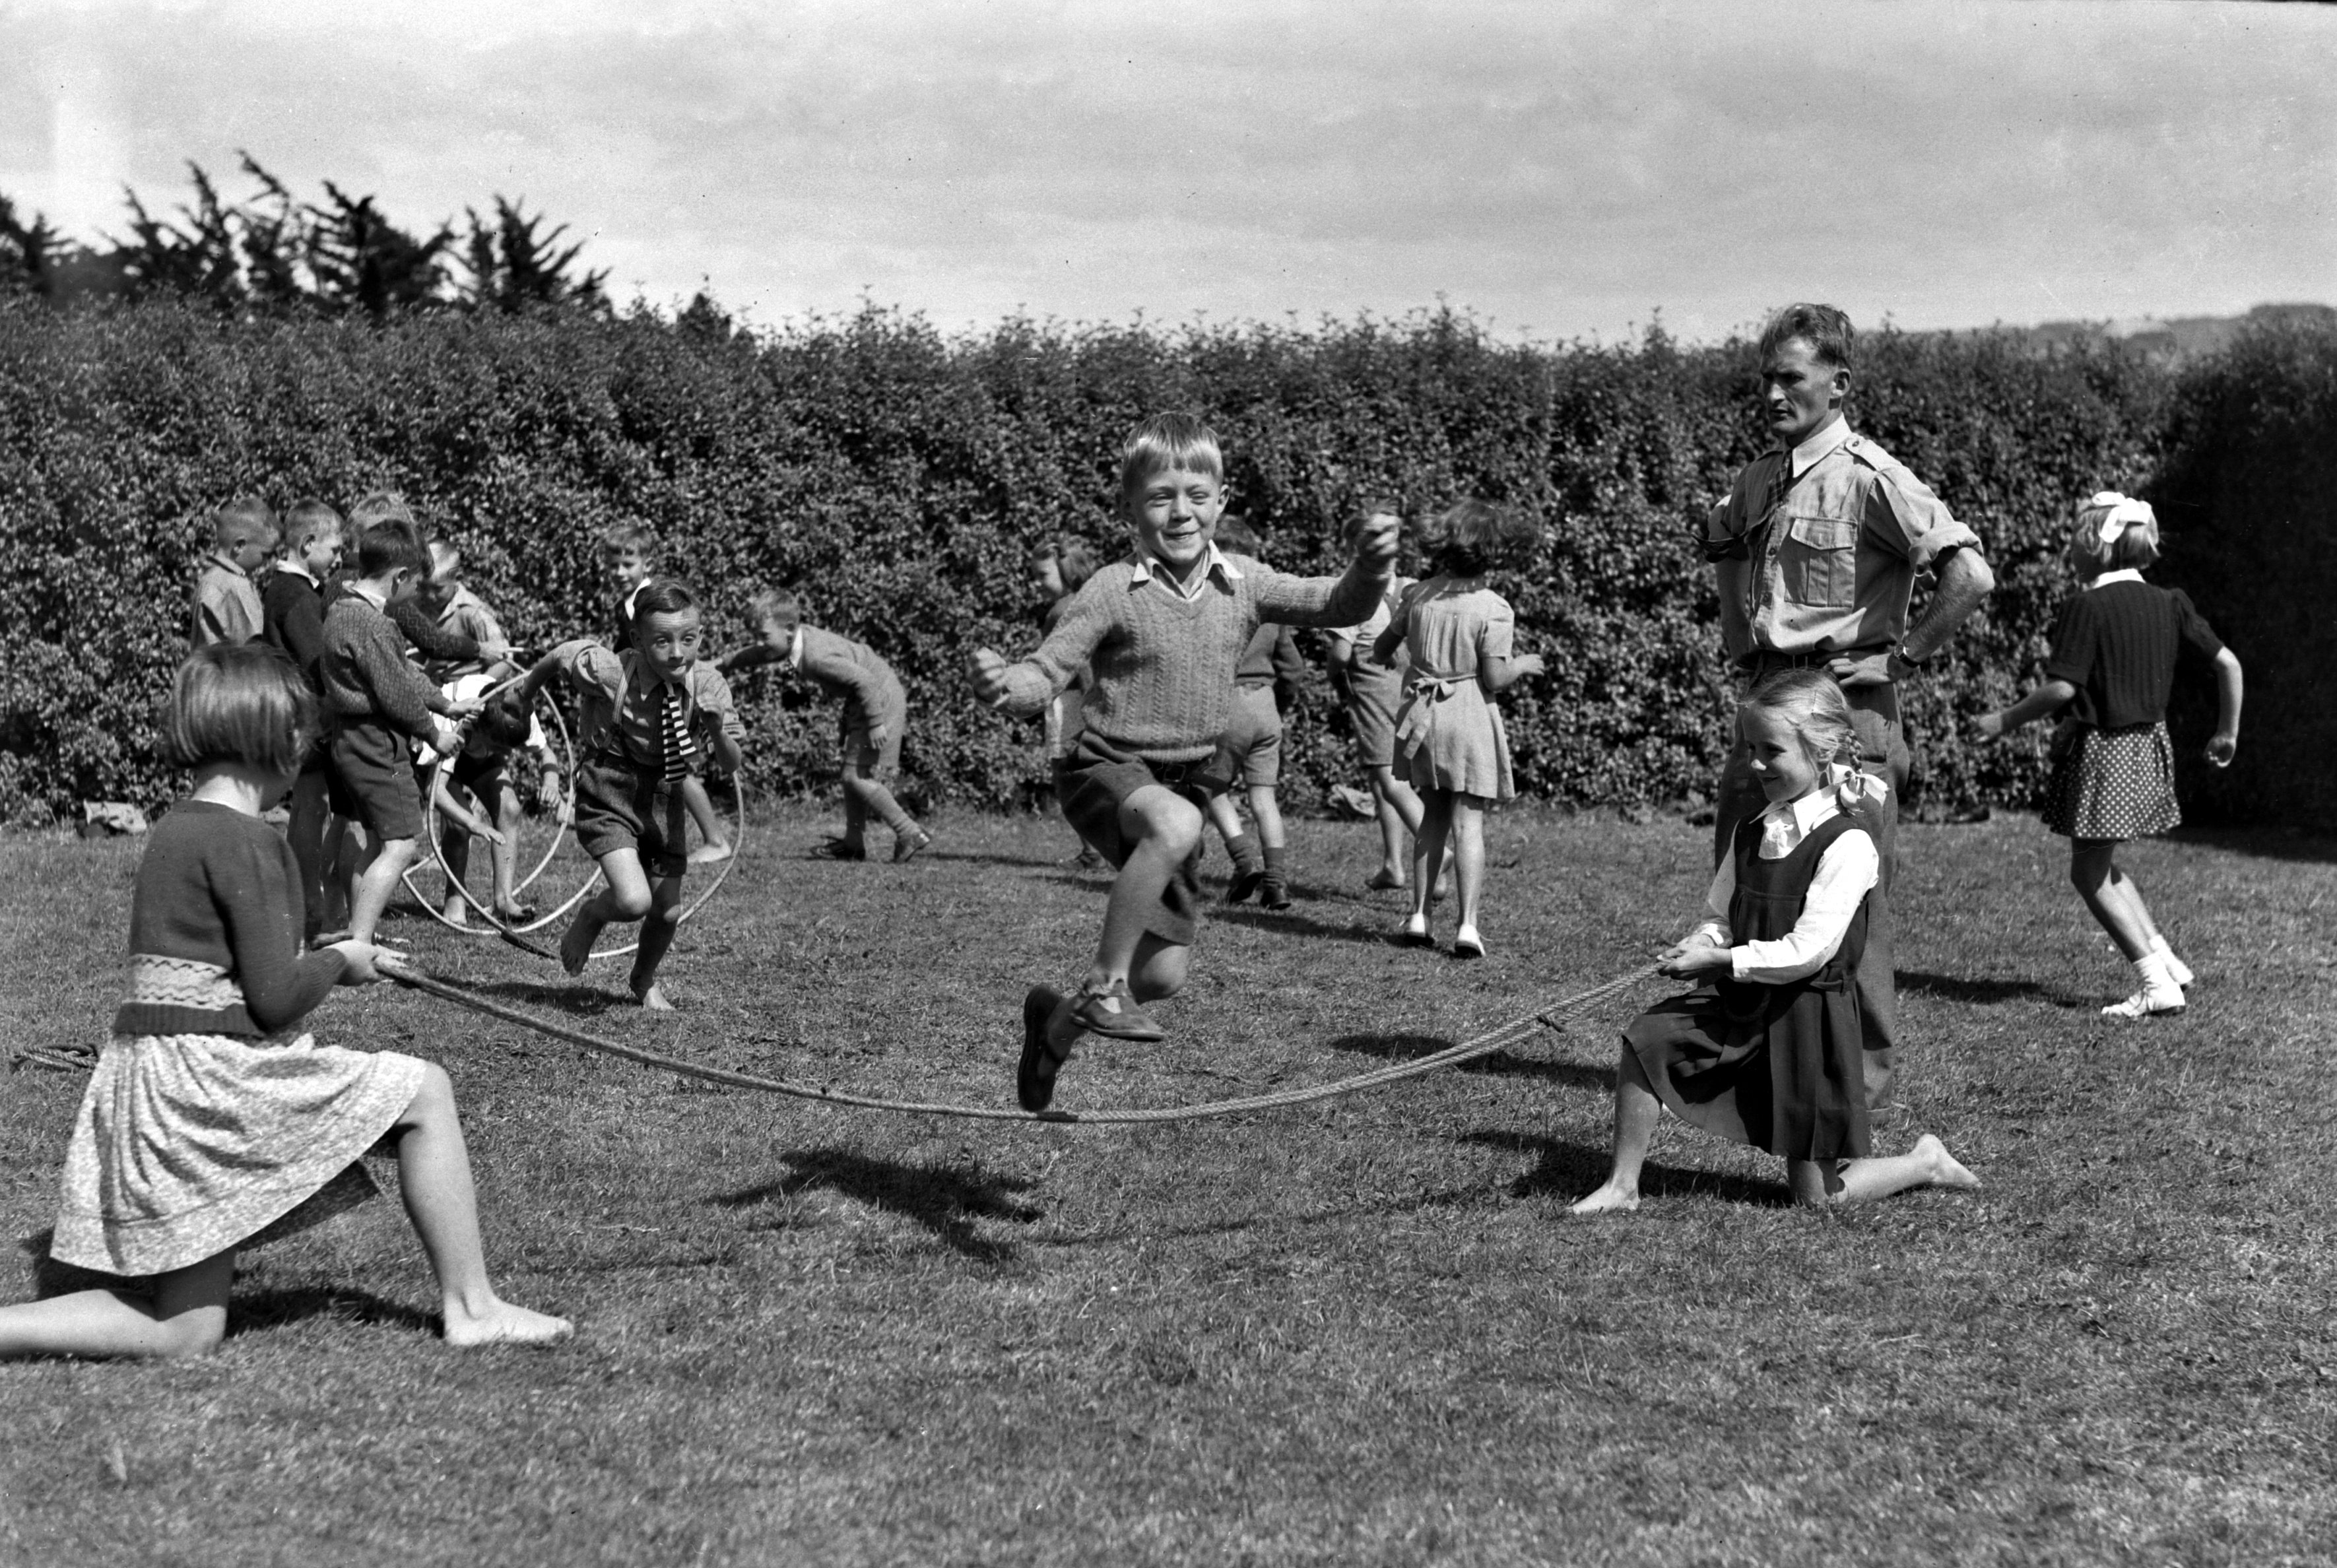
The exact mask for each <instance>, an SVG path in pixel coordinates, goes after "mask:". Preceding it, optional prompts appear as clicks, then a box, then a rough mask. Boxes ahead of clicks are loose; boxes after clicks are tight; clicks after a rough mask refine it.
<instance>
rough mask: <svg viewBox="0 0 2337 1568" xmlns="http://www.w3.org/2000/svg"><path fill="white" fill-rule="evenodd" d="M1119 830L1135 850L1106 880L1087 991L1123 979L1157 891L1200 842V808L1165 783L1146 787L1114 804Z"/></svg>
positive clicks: (1155, 902)
mask: <svg viewBox="0 0 2337 1568" xmlns="http://www.w3.org/2000/svg"><path fill="white" fill-rule="evenodd" d="M1120 834H1121V836H1122V837H1123V838H1128V839H1131V840H1133V841H1134V843H1135V846H1136V848H1135V849H1134V851H1133V852H1132V853H1130V854H1129V857H1128V864H1126V865H1125V866H1122V867H1120V875H1119V876H1118V877H1114V878H1112V884H1111V897H1110V898H1108V899H1107V900H1106V901H1105V903H1104V907H1103V935H1102V936H1100V937H1099V938H1098V939H1097V941H1096V952H1095V962H1094V963H1093V964H1091V965H1089V967H1088V977H1087V986H1088V989H1090V990H1091V991H1105V990H1109V989H1110V988H1111V987H1112V986H1113V985H1117V984H1120V983H1121V982H1124V981H1126V980H1128V979H1129V970H1130V967H1131V966H1132V965H1134V964H1135V962H1136V953H1137V948H1138V946H1139V944H1141V943H1142V942H1143V941H1144V940H1145V938H1146V937H1147V936H1149V932H1148V931H1147V930H1146V929H1145V927H1146V926H1147V925H1148V924H1149V922H1150V920H1151V918H1152V912H1153V911H1154V910H1155V909H1157V908H1159V906H1160V895H1161V893H1162V892H1163V891H1165V890H1166V889H1167V887H1168V881H1169V878H1170V877H1174V876H1176V874H1177V868H1178V867H1180V866H1182V865H1183V864H1184V863H1185V861H1186V859H1187V858H1188V857H1189V856H1190V855H1191V854H1192V853H1193V849H1194V847H1195V846H1196V845H1198V844H1199V843H1200V841H1201V812H1200V809H1199V808H1198V807H1197V806H1195V805H1194V804H1193V803H1192V802H1191V801H1189V800H1188V799H1184V797H1182V796H1180V795H1178V793H1177V792H1176V791H1175V790H1173V789H1168V787H1167V786H1165V785H1160V784H1153V785H1148V786H1146V787H1145V788H1144V789H1139V790H1137V791H1136V792H1135V793H1134V794H1132V795H1130V796H1129V798H1128V799H1126V800H1123V801H1121V802H1120Z"/></svg>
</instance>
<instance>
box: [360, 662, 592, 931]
mask: <svg viewBox="0 0 2337 1568" xmlns="http://www.w3.org/2000/svg"><path fill="white" fill-rule="evenodd" d="M516 679H519V680H524V679H525V677H524V676H521V677H517V678H516ZM512 684H513V681H504V683H503V684H502V685H500V686H496V687H494V688H491V689H490V690H489V691H487V693H486V698H485V700H487V701H492V700H493V699H494V698H495V697H497V696H500V695H501V694H502V693H503V692H504V691H505V690H506V689H507V688H509V687H510V686H511V685H512ZM535 711H536V713H537V714H538V715H541V714H543V713H545V712H549V713H550V714H551V715H552V730H553V731H554V732H555V733H557V734H558V736H559V737H560V740H559V750H560V753H561V763H562V769H561V782H562V794H561V803H560V817H559V826H558V827H557V828H554V830H553V832H552V842H551V844H550V845H548V846H547V847H546V848H545V849H544V851H543V858H540V859H539V860H537V862H536V863H535V868H534V869H533V870H532V871H530V872H529V873H528V874H527V876H526V877H519V878H514V879H513V883H512V892H513V894H514V895H516V894H520V893H524V892H526V891H527V890H528V889H529V888H530V887H534V886H535V884H536V882H537V881H538V880H539V879H540V878H541V877H543V874H544V872H545V871H547V870H549V869H550V868H551V867H552V861H553V860H554V859H555V858H558V856H559V854H560V849H561V846H562V843H563V842H564V841H565V840H566V838H567V837H568V830H569V825H570V824H571V823H572V822H573V821H575V819H576V765H577V759H576V741H575V739H574V737H573V736H572V734H571V733H570V731H569V729H568V717H567V715H566V714H564V713H562V712H561V711H560V704H558V703H557V702H553V701H549V700H548V699H547V698H546V697H544V696H543V694H542V693H538V695H537V697H536V701H535ZM453 762H454V759H452V758H450V757H441V758H440V759H438V762H437V765H436V767H435V769H433V770H432V772H431V775H430V792H429V795H428V796H427V798H426V799H425V800H424V801H423V813H422V831H423V834H424V836H425V838H428V839H429V841H430V858H431V859H432V861H433V862H434V863H435V865H436V866H437V867H438V874H439V876H441V877H444V878H445V882H446V886H447V887H448V888H449V889H451V890H452V891H453V892H454V893H455V894H456V895H457V896H458V897H461V899H462V900H463V902H464V904H467V905H469V906H470V907H471V909H472V911H473V913H474V914H476V915H477V916H479V918H480V919H482V920H484V921H485V922H487V926H486V928H485V929H482V928H480V927H479V926H474V925H472V924H470V923H469V922H468V921H461V922H457V921H454V920H449V919H448V918H446V915H445V909H444V908H443V907H442V905H443V904H444V902H445V900H444V899H443V898H441V899H439V900H437V901H435V902H434V901H433V900H431V899H429V898H427V897H424V895H423V892H422V889H421V888H420V887H416V885H415V881H414V875H415V873H416V871H419V870H420V869H421V867H420V866H419V865H418V864H417V865H414V866H409V867H406V873H405V876H404V877H403V878H402V880H403V881H404V882H405V884H406V891H407V892H408V893H411V894H412V895H413V896H414V899H415V902H416V903H417V904H420V905H421V906H422V907H423V909H424V910H425V912H427V913H428V915H429V916H430V917H431V918H432V919H433V920H435V921H437V922H438V924H440V925H441V926H445V927H446V928H447V929H448V930H449V931H461V932H464V934H466V935H468V936H495V935H497V933H499V932H503V931H510V932H516V933H520V934H525V933H527V932H530V931H540V930H542V929H543V927H545V926H549V925H551V924H552V922H553V921H555V920H558V919H559V918H561V917H562V916H564V915H566V914H568V913H569V912H570V911H571V910H572V909H574V908H575V907H577V906H578V905H579V904H582V902H583V901H584V900H585V898H586V897H588V896H589V895H590V894H591V893H592V889H593V887H594V885H595V884H596V883H597V882H598V881H599V880H600V876H601V872H600V868H599V867H593V869H592V871H591V872H590V873H589V874H587V876H586V877H585V878H584V882H583V885H582V887H578V888H577V889H576V891H575V892H573V893H571V894H570V895H569V896H568V897H566V898H563V899H562V900H561V901H560V903H559V904H557V905H556V906H554V907H552V908H551V909H549V910H547V911H545V912H544V913H543V914H541V915H538V916H536V917H535V918H534V919H533V920H530V921H527V922H526V923H524V924H523V925H512V924H508V923H506V922H505V921H504V918H503V916H500V915H497V914H496V913H495V912H494V910H493V909H492V908H490V907H487V906H486V905H484V904H482V903H480V902H479V900H478V899H477V897H474V895H473V894H472V892H471V889H470V888H469V887H467V886H465V885H464V882H463V881H462V880H461V879H460V878H459V877H456V876H455V871H454V867H451V866H449V865H448V864H447V863H446V846H445V833H444V832H443V831H442V818H443V816H444V814H443V813H442V812H440V811H439V809H438V783H439V780H440V779H443V778H444V777H445V770H446V769H448V768H449V767H451V766H453Z"/></svg>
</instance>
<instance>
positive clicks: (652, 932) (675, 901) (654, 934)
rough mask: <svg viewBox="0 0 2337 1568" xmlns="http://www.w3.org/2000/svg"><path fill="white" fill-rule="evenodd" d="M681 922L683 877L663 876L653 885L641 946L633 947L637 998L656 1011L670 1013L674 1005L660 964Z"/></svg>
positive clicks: (641, 1003)
mask: <svg viewBox="0 0 2337 1568" xmlns="http://www.w3.org/2000/svg"><path fill="white" fill-rule="evenodd" d="M680 925H681V878H680V877H659V878H658V879H657V880H656V881H655V882H653V883H651V884H650V910H649V914H648V915H647V916H644V917H643V918H642V920H641V940H640V946H638V947H636V948H634V949H633V974H632V979H631V985H632V990H633V995H634V997H635V998H636V999H637V1000H639V1001H640V1005H642V1006H644V1007H646V1008H648V1009H649V1010H650V1012H652V1013H670V1012H672V1011H673V1004H672V1003H670V1002H669V1001H667V1000H666V998H665V992H664V991H663V990H662V989H660V987H659V985H658V979H657V972H658V965H660V964H662V963H664V962H665V955H666V949H667V948H669V947H670V946H673V937H674V933H675V932H676V931H677V930H678V929H680Z"/></svg>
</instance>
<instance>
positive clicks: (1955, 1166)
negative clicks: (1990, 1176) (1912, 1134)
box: [1909, 1132, 1980, 1192]
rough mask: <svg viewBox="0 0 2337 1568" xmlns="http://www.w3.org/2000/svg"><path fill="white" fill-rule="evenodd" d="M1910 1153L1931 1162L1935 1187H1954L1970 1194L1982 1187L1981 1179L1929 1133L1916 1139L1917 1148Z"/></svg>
mask: <svg viewBox="0 0 2337 1568" xmlns="http://www.w3.org/2000/svg"><path fill="white" fill-rule="evenodd" d="M1909 1152H1910V1153H1912V1154H1914V1155H1917V1156H1919V1157H1920V1158H1921V1159H1923V1160H1926V1161H1930V1163H1931V1185H1932V1186H1934V1187H1954V1188H1959V1189H1961V1190H1962V1191H1967V1192H1969V1191H1971V1190H1972V1189H1973V1188H1975V1187H1978V1186H1979V1185H1980V1178H1979V1177H1977V1176H1975V1175H1973V1174H1972V1173H1971V1172H1970V1171H1968V1170H1966V1169H1965V1168H1964V1166H1963V1165H1962V1163H1961V1161H1958V1160H1957V1159H1956V1157H1955V1156H1954V1155H1952V1154H1951V1153H1949V1152H1948V1146H1947V1145H1946V1144H1944V1143H1942V1142H1940V1141H1939V1140H1938V1139H1937V1138H1935V1137H1933V1136H1932V1135H1931V1133H1929V1132H1926V1133H1924V1134H1923V1135H1922V1136H1921V1138H1918V1139H1916V1140H1915V1147H1914V1148H1913V1149H1912V1150H1910V1151H1909Z"/></svg>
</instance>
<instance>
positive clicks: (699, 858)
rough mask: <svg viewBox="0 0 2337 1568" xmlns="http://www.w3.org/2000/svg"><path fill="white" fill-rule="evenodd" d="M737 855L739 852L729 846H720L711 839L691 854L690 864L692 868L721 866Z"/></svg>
mask: <svg viewBox="0 0 2337 1568" xmlns="http://www.w3.org/2000/svg"><path fill="white" fill-rule="evenodd" d="M737 853H738V851H737V850H736V849H733V848H731V847H730V846H729V845H728V844H718V843H715V842H713V841H712V840H710V839H709V841H707V842H706V843H703V844H700V845H699V847H698V848H695V849H692V850H691V851H690V852H689V863H690V864H691V865H692V866H715V865H719V864H720V863H721V862H723V861H725V860H728V859H729V858H730V857H731V856H733V855H735V854H737Z"/></svg>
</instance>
